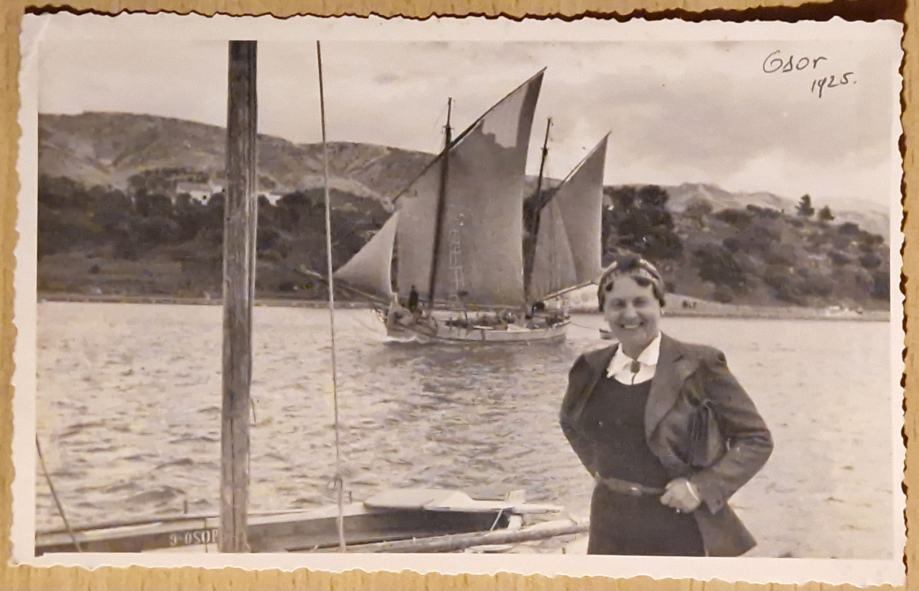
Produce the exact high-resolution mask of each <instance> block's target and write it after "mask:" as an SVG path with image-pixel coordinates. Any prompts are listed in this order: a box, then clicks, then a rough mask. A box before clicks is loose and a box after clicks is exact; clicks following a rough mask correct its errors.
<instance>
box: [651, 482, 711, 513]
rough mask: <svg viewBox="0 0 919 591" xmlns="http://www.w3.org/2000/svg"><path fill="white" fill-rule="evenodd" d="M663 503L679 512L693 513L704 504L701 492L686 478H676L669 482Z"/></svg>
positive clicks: (662, 498) (662, 496) (662, 499)
mask: <svg viewBox="0 0 919 591" xmlns="http://www.w3.org/2000/svg"><path fill="white" fill-rule="evenodd" d="M661 503H662V504H664V505H666V506H668V507H671V508H672V509H674V510H675V511H676V512H677V513H692V512H693V511H695V510H696V509H698V508H699V505H701V504H702V498H701V497H699V492H698V491H697V490H696V488H695V487H694V486H693V485H692V483H691V482H689V481H688V480H686V479H685V478H676V479H674V480H671V481H670V482H668V483H667V486H666V487H665V490H664V494H663V495H661Z"/></svg>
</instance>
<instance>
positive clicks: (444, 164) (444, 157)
mask: <svg viewBox="0 0 919 591" xmlns="http://www.w3.org/2000/svg"><path fill="white" fill-rule="evenodd" d="M452 111H453V97H449V98H447V124H446V125H445V126H444V150H443V152H442V153H441V165H440V192H439V193H438V195H437V210H436V212H435V222H434V251H433V252H432V254H431V275H430V277H429V279H428V306H429V307H430V309H432V310H433V309H434V282H435V281H436V279H437V258H438V256H439V255H440V252H439V251H440V235H441V233H442V231H443V225H444V210H445V209H446V208H445V207H444V204H445V202H446V200H447V179H448V177H449V174H450V143H451V142H452V141H453V137H452V135H453V130H452V129H451V127H450V115H451V113H452Z"/></svg>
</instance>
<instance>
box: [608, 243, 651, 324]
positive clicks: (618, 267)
mask: <svg viewBox="0 0 919 591" xmlns="http://www.w3.org/2000/svg"><path fill="white" fill-rule="evenodd" d="M622 276H625V277H631V278H632V280H633V281H634V282H635V283H637V284H638V285H640V286H641V287H648V286H649V285H650V286H651V291H652V293H654V297H655V298H657V301H658V303H660V305H661V307H662V308H663V307H664V294H665V292H664V280H663V278H662V277H661V274H660V272H659V271H658V270H657V267H655V266H654V265H652V264H651V263H650V262H648V261H646V260H645V259H643V258H641V257H640V256H638V255H634V254H626V255H620V256H617V257H616V258H615V259H613V262H612V263H610V265H609V266H608V267H606V269H604V270H603V273H601V274H600V279H598V280H597V303H598V305H599V307H600V311H601V312H602V311H603V304H604V302H603V300H604V299H605V295H606V293H607V292H609V291H612V289H613V283H615V281H616V278H617V277H622Z"/></svg>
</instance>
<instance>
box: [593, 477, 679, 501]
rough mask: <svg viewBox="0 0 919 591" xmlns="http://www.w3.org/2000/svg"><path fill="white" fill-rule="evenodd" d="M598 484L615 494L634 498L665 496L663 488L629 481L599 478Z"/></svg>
mask: <svg viewBox="0 0 919 591" xmlns="http://www.w3.org/2000/svg"><path fill="white" fill-rule="evenodd" d="M597 482H599V483H601V484H602V485H603V486H605V487H606V488H608V489H609V490H611V491H613V492H616V493H620V494H624V495H631V496H633V497H640V496H643V495H655V496H660V495H662V494H664V489H663V487H659V486H645V485H644V484H638V483H637V482H629V481H628V480H620V479H618V478H603V477H600V476H598V477H597Z"/></svg>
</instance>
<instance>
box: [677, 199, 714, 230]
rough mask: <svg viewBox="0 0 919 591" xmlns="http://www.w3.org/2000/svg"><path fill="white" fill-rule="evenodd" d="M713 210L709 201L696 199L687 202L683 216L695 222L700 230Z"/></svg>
mask: <svg viewBox="0 0 919 591" xmlns="http://www.w3.org/2000/svg"><path fill="white" fill-rule="evenodd" d="M713 209H714V208H713V207H712V202H711V201H709V200H708V199H703V198H701V197H697V198H695V199H693V200H692V201H690V202H689V205H687V206H686V209H685V210H684V211H683V215H684V216H685V217H686V218H687V219H689V220H692V221H693V222H695V223H696V225H697V226H699V227H700V228H704V227H705V218H706V217H708V215H709V214H711V213H712V210H713Z"/></svg>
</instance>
